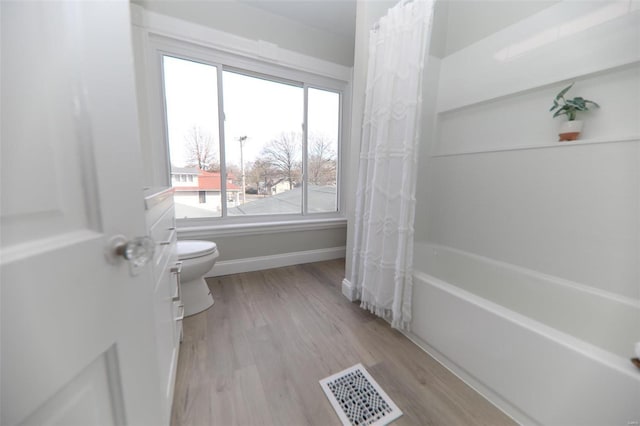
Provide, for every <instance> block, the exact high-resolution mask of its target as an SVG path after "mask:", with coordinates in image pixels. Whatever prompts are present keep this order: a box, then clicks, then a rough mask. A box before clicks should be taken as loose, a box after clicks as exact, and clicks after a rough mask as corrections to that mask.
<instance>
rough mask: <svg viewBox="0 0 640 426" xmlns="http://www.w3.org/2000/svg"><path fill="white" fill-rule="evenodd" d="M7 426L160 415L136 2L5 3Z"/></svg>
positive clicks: (1, 10) (146, 420)
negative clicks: (135, 258)
mask: <svg viewBox="0 0 640 426" xmlns="http://www.w3.org/2000/svg"><path fill="white" fill-rule="evenodd" d="M0 15H1V48H2V50H1V52H2V59H1V61H2V62H1V81H2V86H1V99H2V103H1V120H2V121H1V126H2V151H1V156H2V160H1V161H2V169H1V175H2V192H1V226H2V227H1V233H2V235H1V252H0V256H1V257H0V262H1V283H0V290H1V293H0V297H1V333H2V334H1V345H2V346H1V371H0V375H1V388H0V393H1V406H0V410H1V412H0V424H2V425H4V426H9V425H14V424H19V423H25V424H61V425H73V424H78V425H89V424H135V425H143V424H150V425H151V424H152V425H157V424H161V423H162V421H161V418H160V417H159V415H160V411H161V410H160V408H159V405H158V404H159V401H160V395H159V391H158V389H159V382H158V377H157V361H156V358H155V353H154V347H155V341H154V339H155V338H154V334H153V333H154V331H153V330H154V324H153V311H152V309H153V307H152V288H151V282H150V280H149V276H150V274H149V273H148V270H146V269H144V268H143V269H142V270H141V271H140V272H141V273H139V274H137V276H132V274H131V273H130V266H129V263H128V262H126V261H125V260H124V259H121V260H120V261H118V262H116V263H115V264H109V263H108V262H107V261H106V260H105V255H104V250H105V247H106V246H107V241H108V240H109V239H110V238H111V237H113V236H115V235H117V234H122V235H124V236H126V237H127V238H130V237H135V236H139V235H143V234H144V233H145V225H144V216H143V213H144V210H143V209H144V207H143V198H142V187H141V185H142V181H141V173H140V165H141V164H140V153H139V146H138V145H139V142H138V128H137V126H138V123H137V113H136V105H135V90H134V89H135V88H134V74H133V58H132V49H131V40H130V38H131V34H130V23H129V22H130V21H129V4H128V2H127V1H120V2H47V1H42V2H7V1H2V2H0Z"/></svg>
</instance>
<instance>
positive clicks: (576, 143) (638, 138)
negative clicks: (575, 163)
mask: <svg viewBox="0 0 640 426" xmlns="http://www.w3.org/2000/svg"><path fill="white" fill-rule="evenodd" d="M638 141H640V135H630V136H621V137H615V138H594V139H578V140H576V141H566V142H557V141H556V142H552V143H546V144H540V145H521V146H502V147H495V148H487V149H482V150H474V151H460V152H448V153H442V154H432V155H431V157H434V158H438V157H453V156H457V155H472V154H488V153H492V152H503V151H522V150H531V149H548V148H567V147H576V146H583V145H597V144H605V143H623V142H638Z"/></svg>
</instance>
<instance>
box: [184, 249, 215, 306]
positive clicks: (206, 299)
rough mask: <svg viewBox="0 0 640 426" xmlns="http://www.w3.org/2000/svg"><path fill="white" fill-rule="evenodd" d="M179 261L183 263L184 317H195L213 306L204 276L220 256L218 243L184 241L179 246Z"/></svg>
mask: <svg viewBox="0 0 640 426" xmlns="http://www.w3.org/2000/svg"><path fill="white" fill-rule="evenodd" d="M177 251H178V260H180V261H181V262H182V272H181V273H180V289H181V295H182V303H183V304H184V315H185V316H189V315H194V314H197V313H199V312H202V311H204V310H206V309H208V308H209V307H211V305H213V297H212V296H211V292H210V291H209V287H208V286H207V283H206V282H205V280H204V275H205V274H206V273H207V272H209V271H210V270H211V268H213V265H214V264H215V263H216V259H217V258H218V256H219V253H218V248H217V246H216V243H213V242H211V241H198V240H183V241H178V244H177Z"/></svg>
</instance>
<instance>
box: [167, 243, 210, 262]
mask: <svg viewBox="0 0 640 426" xmlns="http://www.w3.org/2000/svg"><path fill="white" fill-rule="evenodd" d="M217 250H218V247H217V246H216V243H214V242H211V241H199V240H184V241H178V244H177V251H178V259H179V260H188V259H195V258H198V257H203V256H207V255H209V254H213V253H215V252H216V251H217Z"/></svg>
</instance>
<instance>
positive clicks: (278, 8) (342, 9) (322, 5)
mask: <svg viewBox="0 0 640 426" xmlns="http://www.w3.org/2000/svg"><path fill="white" fill-rule="evenodd" d="M237 1H238V2H239V3H244V4H246V5H248V6H251V7H255V8H258V9H262V10H264V11H265V12H269V13H273V14H274V15H279V16H282V17H285V18H288V19H291V20H293V21H297V22H300V23H302V24H305V25H308V26H310V27H315V28H317V29H320V30H324V31H327V32H330V33H334V34H338V35H340V36H343V37H347V38H349V39H351V40H353V38H354V34H355V25H356V0H237Z"/></svg>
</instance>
